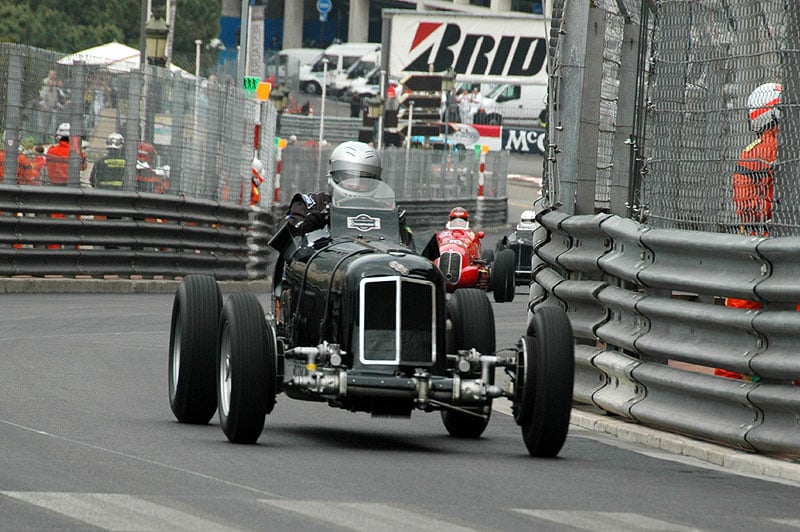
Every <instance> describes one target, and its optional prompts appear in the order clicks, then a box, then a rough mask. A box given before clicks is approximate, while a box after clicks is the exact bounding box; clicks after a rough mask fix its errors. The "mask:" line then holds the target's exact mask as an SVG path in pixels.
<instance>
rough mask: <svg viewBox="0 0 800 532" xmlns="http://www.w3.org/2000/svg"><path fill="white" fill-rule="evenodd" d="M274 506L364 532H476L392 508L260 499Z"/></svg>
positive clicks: (343, 503)
mask: <svg viewBox="0 0 800 532" xmlns="http://www.w3.org/2000/svg"><path fill="white" fill-rule="evenodd" d="M260 501H261V502H263V503H265V504H268V505H270V506H273V507H276V508H280V509H282V510H287V511H290V512H294V513H297V514H300V515H303V516H305V517H307V518H309V519H311V520H313V521H316V522H320V521H324V522H327V523H330V524H332V525H334V526H339V527H343V528H349V529H351V530H357V531H360V532H374V531H375V530H386V531H389V530H403V531H405V530H414V531H415V532H451V531H452V532H474V530H473V529H471V528H466V527H463V526H459V525H455V524H453V523H451V522H450V521H447V520H444V519H437V518H435V517H431V516H427V515H421V514H418V513H416V512H412V511H410V510H404V509H402V508H397V507H395V506H391V505H388V504H380V503H360V502H332V501H288V500H273V499H260Z"/></svg>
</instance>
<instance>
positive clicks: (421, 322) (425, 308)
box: [169, 183, 574, 457]
mask: <svg viewBox="0 0 800 532" xmlns="http://www.w3.org/2000/svg"><path fill="white" fill-rule="evenodd" d="M399 235H400V233H399V226H398V221H397V209H396V203H395V198H394V193H393V192H392V190H391V189H390V188H389V187H388V186H386V185H385V183H380V188H379V190H377V191H376V193H375V194H374V195H373V196H372V197H371V198H356V197H348V196H347V195H346V194H344V193H341V191H337V190H334V194H333V203H332V207H331V210H330V225H329V227H328V228H327V230H326V231H323V232H321V233H319V234H316V235H312V234H309V235H297V234H293V233H292V230H291V229H289V228H288V227H286V228H284V229H282V230H280V231H279V232H278V233H276V235H275V236H274V237H273V238H272V241H271V245H273V247H276V248H277V249H278V250H279V251H280V258H279V259H278V260H277V263H276V268H275V272H274V290H273V294H272V297H271V303H272V304H271V308H270V309H269V311H268V312H265V311H264V309H263V308H262V305H261V304H260V302H259V301H258V299H257V298H256V295H255V294H253V293H252V292H246V291H245V292H240V293H234V294H232V295H230V296H229V297H228V298H227V299H226V300H225V301H224V304H223V298H222V296H221V292H220V289H219V286H218V285H217V283H216V281H215V280H214V278H213V277H211V276H204V275H190V276H188V277H186V278H185V279H184V280H183V282H182V283H181V285H180V286H179V288H178V290H177V293H176V295H175V299H174V305H173V310H172V322H171V328H170V348H169V401H170V407H171V408H172V412H173V413H174V415H175V417H176V418H177V420H178V421H179V422H181V423H197V424H206V423H208V422H209V421H210V420H211V418H212V417H213V416H214V413H215V412H216V411H218V412H219V421H220V425H221V426H222V429H223V431H224V433H225V435H226V436H227V437H228V439H229V440H230V441H231V442H235V443H255V442H256V441H257V440H258V438H259V437H260V436H261V435H262V433H263V432H264V425H265V418H266V416H267V414H269V413H270V412H271V411H272V409H273V407H274V406H275V399H276V396H277V395H278V394H280V393H285V394H286V395H287V396H289V397H291V398H294V399H299V400H306V401H319V402H325V403H327V404H328V405H329V406H332V407H337V408H342V409H346V410H350V411H354V412H368V413H371V414H372V415H374V416H378V415H379V416H397V417H409V416H410V415H411V413H412V412H413V411H415V410H419V411H422V412H433V411H438V412H440V413H441V417H442V421H443V423H444V426H445V429H446V430H447V431H448V433H449V434H450V435H452V436H454V437H460V438H478V437H480V436H481V434H482V433H483V432H484V430H485V428H486V426H487V424H488V422H489V418H490V416H491V412H492V402H493V400H494V399H496V398H502V397H505V398H508V399H510V400H511V402H512V410H513V413H514V419H515V420H516V422H517V424H518V425H520V427H521V429H522V436H523V441H524V443H525V446H526V447H527V449H528V452H529V453H530V454H531V455H533V456H544V457H550V456H556V455H557V454H558V453H559V451H560V450H561V447H562V445H563V443H564V441H565V439H566V435H567V430H568V426H569V417H570V411H571V407H572V387H573V374H574V340H573V335H572V329H571V327H570V323H569V320H568V318H567V316H566V313H565V312H564V311H563V310H561V309H560V308H557V307H545V308H541V309H538V310H537V312H536V313H535V314H534V315H533V318H532V319H531V321H530V323H529V325H528V330H527V331H526V332H525V334H523V335H522V337H521V339H520V340H519V342H518V343H517V345H515V346H513V347H510V348H507V349H501V350H497V349H496V348H495V322H494V314H493V311H492V306H491V304H490V302H489V300H488V298H487V297H486V293H485V292H484V291H483V290H479V289H463V290H457V291H455V292H454V293H453V294H452V295H451V296H450V297H449V298H448V296H447V293H446V291H445V282H444V278H443V277H442V274H441V272H440V271H439V269H438V268H437V267H436V266H435V265H434V263H433V262H432V260H431V259H432V258H435V256H433V255H432V252H431V253H429V254H427V255H428V256H424V255H426V252H425V251H423V253H422V254H417V253H415V252H413V251H412V250H411V249H410V248H408V247H406V246H404V245H403V244H402V243H401V241H400V236H399ZM435 247H436V246H435V243H434V244H433V246H429V247H427V248H426V250H430V249H431V248H435ZM496 368H504V370H505V372H506V373H507V374H508V375H509V377H510V378H509V379H508V380H509V381H510V383H511V384H510V385H509V386H508V387H502V386H501V385H499V384H497V383H495V369H496Z"/></svg>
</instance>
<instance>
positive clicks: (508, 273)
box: [492, 248, 517, 303]
mask: <svg viewBox="0 0 800 532" xmlns="http://www.w3.org/2000/svg"><path fill="white" fill-rule="evenodd" d="M516 262H517V259H516V255H515V254H514V250H513V249H508V248H506V249H504V250H502V251H500V252H499V253H498V254H497V255H496V256H495V258H494V267H493V268H492V283H493V285H494V287H493V288H494V300H495V301H496V302H498V303H505V302H506V301H508V302H511V301H514V293H515V292H516V291H517V280H516Z"/></svg>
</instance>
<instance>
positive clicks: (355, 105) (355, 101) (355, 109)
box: [350, 92, 361, 118]
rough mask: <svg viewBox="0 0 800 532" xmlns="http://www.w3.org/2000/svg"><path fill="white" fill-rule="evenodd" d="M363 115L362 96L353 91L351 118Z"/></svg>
mask: <svg viewBox="0 0 800 532" xmlns="http://www.w3.org/2000/svg"><path fill="white" fill-rule="evenodd" d="M359 116H361V96H359V95H358V93H357V92H354V93H353V97H352V98H350V118H358V117H359Z"/></svg>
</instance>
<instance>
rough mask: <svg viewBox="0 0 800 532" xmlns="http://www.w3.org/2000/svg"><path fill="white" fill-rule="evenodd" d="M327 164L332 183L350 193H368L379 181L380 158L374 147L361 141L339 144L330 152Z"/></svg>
mask: <svg viewBox="0 0 800 532" xmlns="http://www.w3.org/2000/svg"><path fill="white" fill-rule="evenodd" d="M329 165H330V173H329V174H328V178H329V179H330V180H331V182H332V184H333V185H334V186H337V187H341V188H342V189H345V190H346V191H348V192H349V193H350V194H356V195H357V194H359V193H364V194H368V193H370V192H372V191H374V190H375V189H376V188H377V187H378V184H379V183H380V181H381V171H382V169H383V167H382V165H381V158H380V156H379V155H378V152H377V151H376V150H375V148H373V147H372V146H370V145H369V144H365V143H363V142H355V141H347V142H343V143H341V144H339V145H338V146H337V147H336V148H335V149H334V150H333V152H332V153H331V158H330V160H329Z"/></svg>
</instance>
